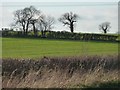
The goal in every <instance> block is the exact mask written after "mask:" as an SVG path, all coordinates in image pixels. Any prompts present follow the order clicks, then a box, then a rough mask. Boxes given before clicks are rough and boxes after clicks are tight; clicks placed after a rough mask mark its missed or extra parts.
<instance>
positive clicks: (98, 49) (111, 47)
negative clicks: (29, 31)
mask: <svg viewBox="0 0 120 90" xmlns="http://www.w3.org/2000/svg"><path fill="white" fill-rule="evenodd" d="M117 53H118V44H117V43H107V42H83V41H69V40H46V39H29V38H28V39H26V38H2V57H3V58H9V57H10V58H39V57H43V56H54V57H55V56H81V55H86V54H87V55H107V54H117Z"/></svg>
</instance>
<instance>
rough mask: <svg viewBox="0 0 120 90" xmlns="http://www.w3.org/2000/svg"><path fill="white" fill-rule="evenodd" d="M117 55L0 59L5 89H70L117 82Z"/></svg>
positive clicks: (119, 63) (118, 63)
mask: <svg viewBox="0 0 120 90" xmlns="http://www.w3.org/2000/svg"><path fill="white" fill-rule="evenodd" d="M119 65H120V62H119V60H118V56H117V55H113V56H112V55H110V56H81V57H43V58H41V59H37V60H33V59H23V60H20V59H11V58H9V59H3V65H2V66H3V67H2V68H3V69H2V76H3V82H2V83H3V87H4V88H11V87H12V88H26V87H27V88H71V87H81V88H83V87H84V86H89V85H92V84H93V83H95V82H98V84H99V83H102V82H109V81H117V80H119V78H118V73H119V67H118V66H119Z"/></svg>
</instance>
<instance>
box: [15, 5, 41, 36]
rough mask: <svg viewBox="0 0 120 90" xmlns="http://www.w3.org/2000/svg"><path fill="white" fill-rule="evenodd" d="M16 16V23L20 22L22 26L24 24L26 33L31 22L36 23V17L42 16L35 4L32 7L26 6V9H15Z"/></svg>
mask: <svg viewBox="0 0 120 90" xmlns="http://www.w3.org/2000/svg"><path fill="white" fill-rule="evenodd" d="M14 16H15V22H16V24H19V25H20V26H22V28H23V31H24V34H28V28H29V25H30V24H31V22H32V25H34V24H33V21H35V20H36V18H38V16H40V11H39V10H37V9H36V8H35V7H33V6H30V7H26V8H24V9H21V10H17V11H15V12H14ZM34 23H35V22H34ZM33 29H34V28H33ZM34 31H35V30H34Z"/></svg>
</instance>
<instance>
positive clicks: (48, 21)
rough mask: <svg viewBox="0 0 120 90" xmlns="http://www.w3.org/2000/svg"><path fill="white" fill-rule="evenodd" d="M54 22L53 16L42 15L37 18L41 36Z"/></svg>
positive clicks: (43, 35) (51, 27) (44, 34)
mask: <svg viewBox="0 0 120 90" xmlns="http://www.w3.org/2000/svg"><path fill="white" fill-rule="evenodd" d="M54 23H55V19H54V17H51V16H45V15H43V16H42V17H41V18H40V19H39V26H40V30H41V33H42V37H45V36H46V32H47V31H50V30H51V29H53V28H54V26H53V24H54Z"/></svg>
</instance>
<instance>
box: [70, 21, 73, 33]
mask: <svg viewBox="0 0 120 90" xmlns="http://www.w3.org/2000/svg"><path fill="white" fill-rule="evenodd" d="M70 31H71V32H72V33H73V31H74V27H73V23H71V24H70Z"/></svg>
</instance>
